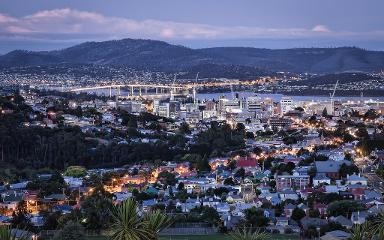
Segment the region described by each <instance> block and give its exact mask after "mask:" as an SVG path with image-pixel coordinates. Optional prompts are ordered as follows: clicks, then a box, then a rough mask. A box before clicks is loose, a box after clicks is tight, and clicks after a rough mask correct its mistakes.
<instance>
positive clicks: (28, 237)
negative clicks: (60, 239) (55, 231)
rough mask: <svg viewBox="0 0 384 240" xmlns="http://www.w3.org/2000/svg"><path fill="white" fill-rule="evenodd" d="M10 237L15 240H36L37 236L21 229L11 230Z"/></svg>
mask: <svg viewBox="0 0 384 240" xmlns="http://www.w3.org/2000/svg"><path fill="white" fill-rule="evenodd" d="M11 235H12V236H14V238H15V240H17V239H25V240H37V238H38V236H37V234H34V233H32V232H28V231H25V230H21V229H16V228H13V229H11Z"/></svg>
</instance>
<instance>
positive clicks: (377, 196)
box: [364, 190, 383, 200]
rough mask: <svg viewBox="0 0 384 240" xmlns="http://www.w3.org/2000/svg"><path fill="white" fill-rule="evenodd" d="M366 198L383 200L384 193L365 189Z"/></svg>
mask: <svg viewBox="0 0 384 240" xmlns="http://www.w3.org/2000/svg"><path fill="white" fill-rule="evenodd" d="M364 198H365V199H367V200H371V199H372V200H373V199H375V200H381V199H382V198H383V195H382V194H381V193H380V192H378V191H376V190H364Z"/></svg>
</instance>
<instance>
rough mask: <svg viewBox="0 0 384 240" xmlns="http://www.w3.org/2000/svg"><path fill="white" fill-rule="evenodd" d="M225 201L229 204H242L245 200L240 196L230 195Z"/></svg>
mask: <svg viewBox="0 0 384 240" xmlns="http://www.w3.org/2000/svg"><path fill="white" fill-rule="evenodd" d="M225 201H227V202H229V203H242V202H244V200H243V198H242V197H241V196H240V195H232V194H231V195H228V196H227V198H226V199H225Z"/></svg>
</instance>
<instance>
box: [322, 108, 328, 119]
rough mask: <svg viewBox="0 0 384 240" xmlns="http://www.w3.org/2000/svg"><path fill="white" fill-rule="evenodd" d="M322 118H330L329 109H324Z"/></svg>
mask: <svg viewBox="0 0 384 240" xmlns="http://www.w3.org/2000/svg"><path fill="white" fill-rule="evenodd" d="M321 116H323V117H328V111H327V108H324V109H323V112H322V113H321Z"/></svg>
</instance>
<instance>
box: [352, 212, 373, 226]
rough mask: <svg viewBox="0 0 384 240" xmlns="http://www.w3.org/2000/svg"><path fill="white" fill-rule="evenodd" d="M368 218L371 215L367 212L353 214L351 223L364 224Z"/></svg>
mask: <svg viewBox="0 0 384 240" xmlns="http://www.w3.org/2000/svg"><path fill="white" fill-rule="evenodd" d="M368 216H369V213H368V212H367V211H357V212H353V213H352V215H351V221H352V223H353V224H363V223H364V222H365V220H366V219H367V217H368Z"/></svg>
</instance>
